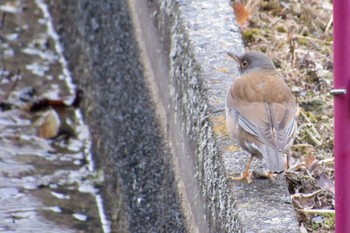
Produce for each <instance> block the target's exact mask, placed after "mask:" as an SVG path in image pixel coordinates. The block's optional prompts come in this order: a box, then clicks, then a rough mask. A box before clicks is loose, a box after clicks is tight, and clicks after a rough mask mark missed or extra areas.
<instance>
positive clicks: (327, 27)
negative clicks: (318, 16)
mask: <svg viewBox="0 0 350 233" xmlns="http://www.w3.org/2000/svg"><path fill="white" fill-rule="evenodd" d="M332 24H333V16H332V15H331V17H330V19H329V21H328V23H327V26H326V29H325V30H324V32H326V33H327V32H328V31H329V29H330V28H331V26H332Z"/></svg>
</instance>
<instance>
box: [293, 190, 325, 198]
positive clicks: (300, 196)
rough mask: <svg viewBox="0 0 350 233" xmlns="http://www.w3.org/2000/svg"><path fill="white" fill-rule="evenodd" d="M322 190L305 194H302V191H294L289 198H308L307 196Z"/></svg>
mask: <svg viewBox="0 0 350 233" xmlns="http://www.w3.org/2000/svg"><path fill="white" fill-rule="evenodd" d="M320 192H322V189H319V190H317V191H315V192H313V193H307V194H304V193H295V194H293V195H291V198H292V199H293V198H309V197H313V196H315V195H316V194H318V193H320Z"/></svg>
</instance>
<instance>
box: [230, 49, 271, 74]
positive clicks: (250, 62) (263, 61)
mask: <svg viewBox="0 0 350 233" xmlns="http://www.w3.org/2000/svg"><path fill="white" fill-rule="evenodd" d="M227 54H228V55H229V56H230V57H231V58H232V59H233V60H235V61H236V62H237V63H238V64H239V72H240V73H241V74H244V73H246V72H248V71H251V70H253V69H276V67H275V65H274V64H273V63H272V60H271V59H270V58H269V57H268V56H266V55H265V54H263V53H261V52H247V53H245V54H243V55H241V56H236V55H234V54H232V53H230V52H228V53H227Z"/></svg>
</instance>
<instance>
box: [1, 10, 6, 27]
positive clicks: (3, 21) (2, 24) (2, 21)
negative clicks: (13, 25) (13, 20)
mask: <svg viewBox="0 0 350 233" xmlns="http://www.w3.org/2000/svg"><path fill="white" fill-rule="evenodd" d="M5 17H6V12H5V13H3V14H2V17H1V21H0V29H2V27H3V26H4V24H5Z"/></svg>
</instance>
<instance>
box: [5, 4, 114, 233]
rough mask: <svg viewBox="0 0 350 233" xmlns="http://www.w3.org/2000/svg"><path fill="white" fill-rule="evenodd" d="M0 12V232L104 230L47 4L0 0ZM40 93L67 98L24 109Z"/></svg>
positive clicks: (83, 133)
mask: <svg viewBox="0 0 350 233" xmlns="http://www.w3.org/2000/svg"><path fill="white" fill-rule="evenodd" d="M1 19H2V20H1ZM0 20H1V28H0V42H1V43H0V103H1V106H0V107H1V110H0V232H65V233H66V232H96V233H98V232H103V233H108V232H110V231H111V230H110V226H109V221H108V220H107V219H106V216H105V214H104V212H103V207H102V204H103V201H102V198H101V195H100V194H99V189H98V188H96V187H95V186H98V185H99V184H100V183H101V182H102V180H103V177H102V175H100V174H99V173H98V172H96V171H94V164H93V161H92V158H91V154H90V144H91V142H90V137H89V130H88V128H87V127H86V125H85V124H84V123H83V121H82V117H81V113H80V111H79V109H75V108H73V107H70V106H69V105H70V103H71V102H72V101H73V99H74V97H75V91H76V90H75V88H76V87H75V86H74V84H73V83H72V80H71V75H70V72H69V70H68V68H67V62H66V60H65V58H64V57H63V48H62V46H61V45H60V43H59V37H58V35H57V33H56V32H55V30H54V27H53V25H52V21H51V16H50V14H49V11H48V10H47V6H46V5H45V3H44V2H43V1H42V0H36V1H15V0H4V1H1V2H0ZM45 98H46V99H49V100H59V101H61V102H64V103H65V105H64V106H63V107H62V106H61V107H59V108H54V107H52V106H51V105H49V106H47V107H45V108H43V109H42V110H40V111H29V109H30V107H31V105H32V104H33V103H34V102H36V103H37V102H38V101H40V100H43V99H45ZM42 132H44V133H42ZM44 135H49V136H44Z"/></svg>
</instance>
